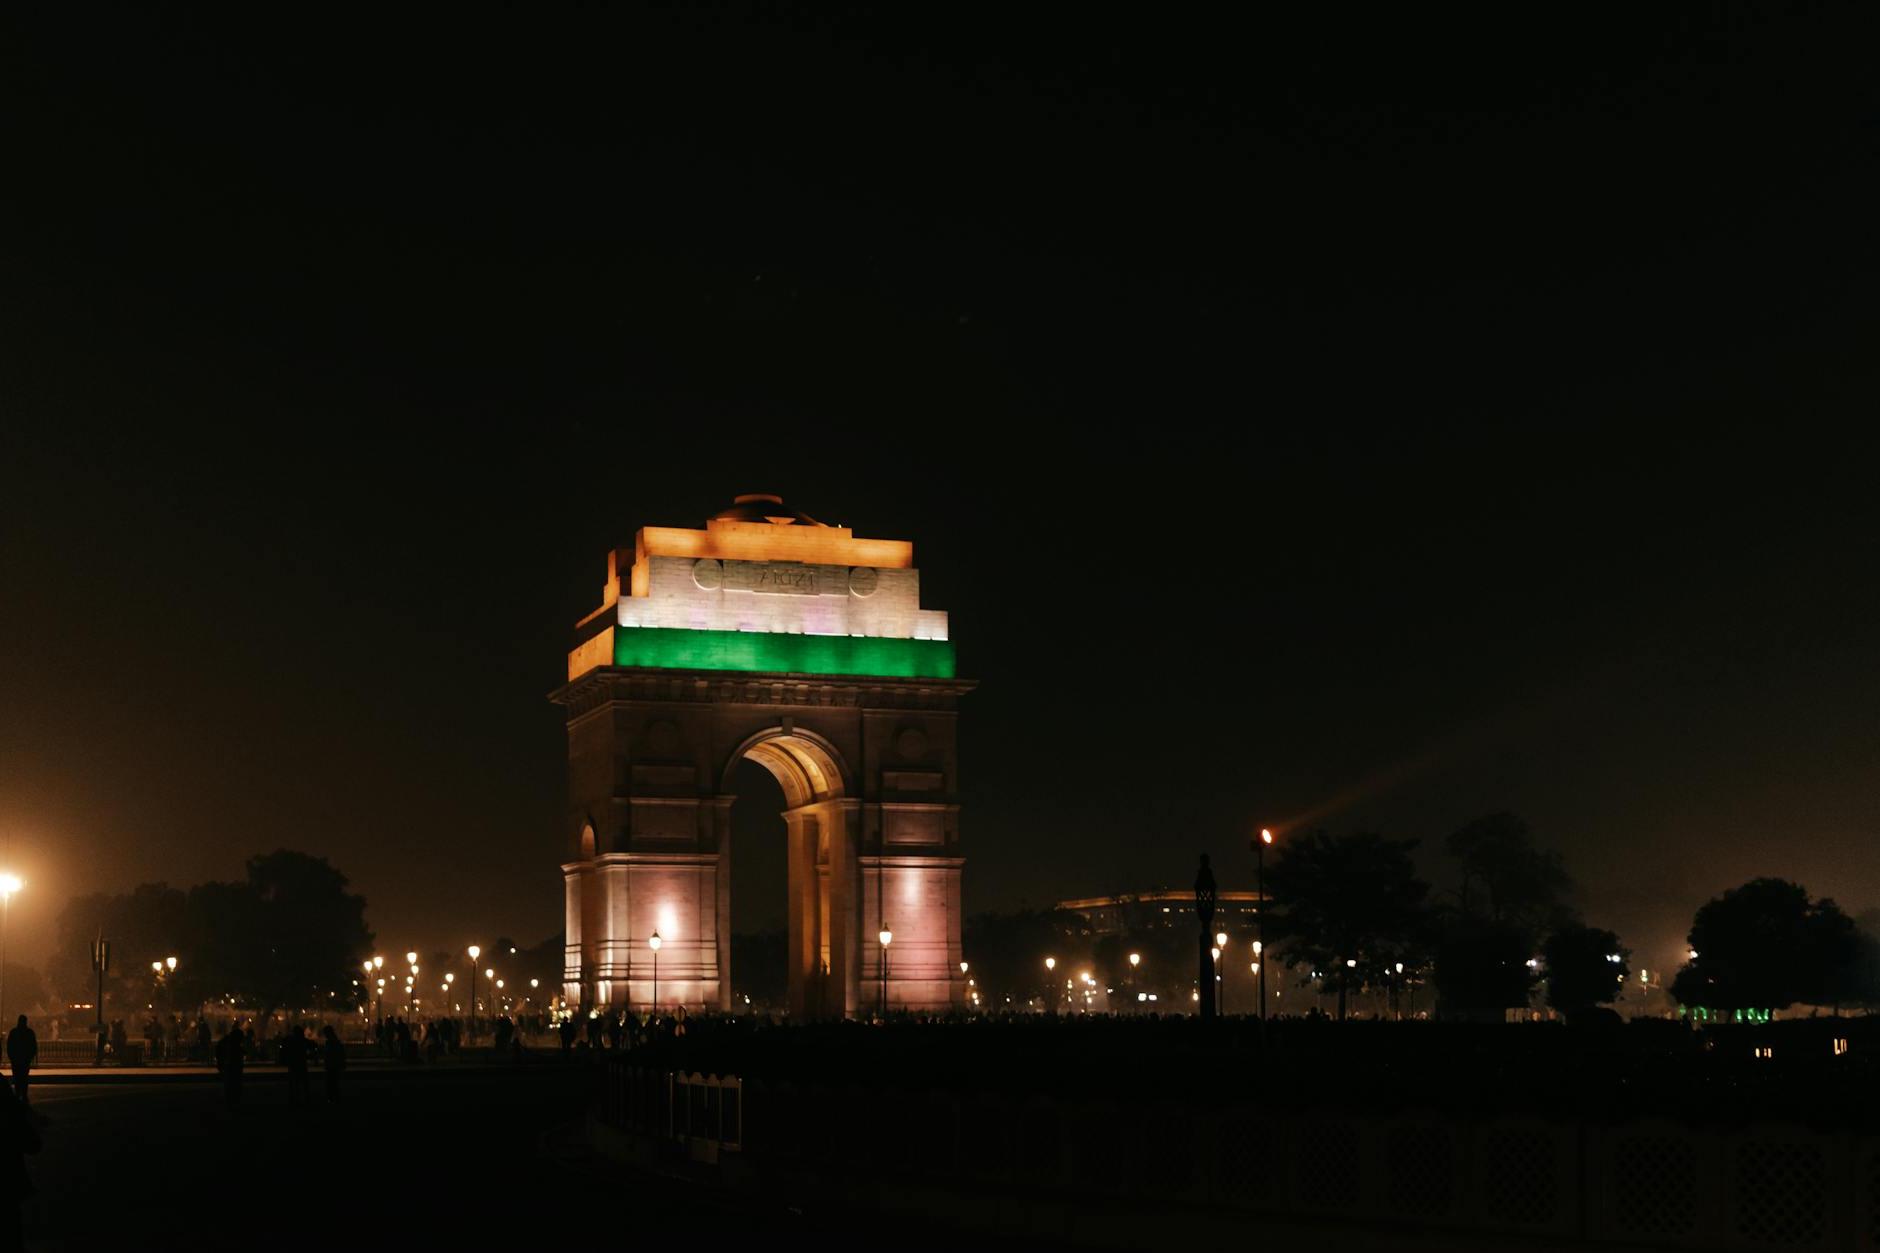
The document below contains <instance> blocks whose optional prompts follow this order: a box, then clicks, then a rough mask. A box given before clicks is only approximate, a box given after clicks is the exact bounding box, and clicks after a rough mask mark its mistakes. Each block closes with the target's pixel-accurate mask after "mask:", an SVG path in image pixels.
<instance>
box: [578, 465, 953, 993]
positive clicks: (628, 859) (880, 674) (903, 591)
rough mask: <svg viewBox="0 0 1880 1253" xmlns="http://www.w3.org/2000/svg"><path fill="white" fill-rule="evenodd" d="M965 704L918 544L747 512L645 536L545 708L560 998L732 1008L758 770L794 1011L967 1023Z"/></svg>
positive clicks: (773, 511) (741, 504)
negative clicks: (782, 846) (747, 801)
mask: <svg viewBox="0 0 1880 1253" xmlns="http://www.w3.org/2000/svg"><path fill="white" fill-rule="evenodd" d="M972 688H973V684H972V683H971V682H969V681H966V680H962V679H960V678H958V677H957V676H956V674H955V670H954V657H953V645H952V643H951V642H950V641H949V640H948V638H947V616H946V614H945V613H943V612H941V611H939V610H936V609H923V608H921V604H920V574H919V572H918V571H917V570H915V568H914V549H913V545H912V544H910V543H908V542H906V541H905V540H881V539H858V538H856V536H855V535H854V533H853V532H851V531H850V530H848V528H846V527H836V526H825V525H824V524H822V523H820V522H818V521H816V520H815V519H814V518H811V517H809V516H808V515H807V514H803V513H800V512H798V511H796V510H794V509H790V508H788V507H786V506H785V505H784V504H783V502H782V501H781V500H780V499H778V498H777V497H775V496H740V497H738V498H737V500H736V503H734V504H733V505H732V506H731V507H730V508H729V509H725V510H722V511H721V512H719V513H718V514H717V515H715V516H714V517H712V518H711V519H710V520H709V521H708V522H707V523H706V524H705V528H704V529H703V530H690V529H685V528H677V527H646V528H644V529H642V530H641V531H640V532H639V533H638V534H637V535H636V536H635V537H634V542H633V547H632V549H631V550H628V549H620V550H617V551H615V552H613V553H610V554H609V556H608V570H607V586H606V589H605V591H604V592H603V594H602V603H601V607H600V608H599V609H597V610H595V611H594V612H593V613H591V614H589V615H588V616H587V617H585V618H584V619H582V620H581V622H580V623H578V624H577V625H576V628H575V638H574V648H573V649H572V650H571V651H570V652H569V654H568V683H567V685H566V686H565V687H563V688H562V689H560V690H559V691H557V692H555V693H554V694H553V696H552V697H551V699H553V700H554V701H555V702H556V703H557V704H559V705H561V706H562V707H563V708H564V710H565V711H566V715H567V730H568V811H567V827H566V831H565V834H564V844H563V848H564V850H565V852H564V857H563V860H562V867H561V868H562V876H563V883H564V891H565V910H566V912H565V917H566V920H567V921H566V926H567V931H566V941H567V949H566V954H567V956H566V964H565V966H564V968H563V994H564V995H565V996H566V997H567V999H568V1001H569V1002H570V1003H571V1004H576V1005H580V1006H583V1007H587V1008H617V1007H622V1006H632V1007H634V1008H636V1009H647V1008H651V1007H653V1006H654V1005H655V1003H657V1004H658V1005H659V1006H660V1007H661V1008H665V1007H669V1006H671V1005H675V1004H676V1005H687V1006H692V1007H695V1008H703V1009H720V1010H723V1009H729V1008H730V1007H731V997H732V988H731V945H730V939H731V933H730V925H731V895H730V893H731V880H730V865H731V861H730V859H731V855H732V850H731V835H732V828H731V820H730V819H731V805H732V803H733V801H734V800H735V799H736V796H735V794H734V792H733V790H732V788H733V784H734V779H735V771H736V767H737V764H738V763H739V762H740V761H744V760H749V761H753V762H756V763H757V764H758V765H760V766H762V767H764V769H766V770H768V771H769V772H770V773H771V775H772V776H773V777H774V778H775V779H776V780H777V783H778V785H779V787H780V788H781V789H782V792H783V800H784V809H783V825H784V836H783V838H784V839H785V841H786V844H787V855H786V869H787V878H788V882H787V885H786V890H787V895H788V899H787V902H786V910H785V917H786V931H787V957H786V970H785V974H786V978H787V983H788V995H789V1007H790V1011H791V1013H793V1014H796V1015H801V1016H805V1017H824V1016H827V1017H838V1016H842V1015H859V1014H864V1013H869V1012H873V1011H875V1010H879V1009H881V1008H887V1009H907V1010H914V1011H919V1012H932V1011H939V1010H950V1009H957V1008H961V1007H963V1006H965V1004H966V1003H967V989H966V976H965V973H964V971H963V970H962V968H961V965H960V960H961V953H960V917H961V904H960V902H961V898H960V874H961V870H962V867H963V866H964V864H965V863H964V858H963V857H962V856H961V853H960V834H959V809H960V806H959V785H958V777H959V760H958V758H959V754H958V735H957V722H958V708H959V701H960V698H961V697H963V696H964V695H966V694H967V693H968V692H970V691H971V690H972ZM655 933H657V934H658V936H659V937H660V942H659V947H658V948H657V949H655V948H653V947H651V946H650V945H649V944H648V937H649V936H651V935H653V934H655ZM890 934H891V935H892V936H893V937H894V945H893V952H892V958H891V959H890V954H889V951H888V947H887V945H886V944H882V943H877V942H876V940H877V937H879V936H883V935H890Z"/></svg>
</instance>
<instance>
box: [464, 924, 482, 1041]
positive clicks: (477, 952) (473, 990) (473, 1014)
mask: <svg viewBox="0 0 1880 1253" xmlns="http://www.w3.org/2000/svg"><path fill="white" fill-rule="evenodd" d="M464 951H465V952H467V953H469V954H470V1034H472V1035H475V1034H476V1030H477V958H479V957H481V956H483V950H482V948H480V947H479V946H477V945H475V944H472V945H471V946H470V947H469V948H467V949H465V950H464Z"/></svg>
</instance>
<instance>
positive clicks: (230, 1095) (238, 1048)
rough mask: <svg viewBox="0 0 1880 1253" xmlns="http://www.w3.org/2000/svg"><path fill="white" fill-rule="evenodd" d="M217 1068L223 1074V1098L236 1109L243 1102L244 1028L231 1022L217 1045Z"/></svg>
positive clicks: (229, 1105) (231, 1107)
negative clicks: (226, 1032)
mask: <svg viewBox="0 0 1880 1253" xmlns="http://www.w3.org/2000/svg"><path fill="white" fill-rule="evenodd" d="M215 1068H216V1070H217V1071H219V1072H220V1073H221V1075H222V1099H223V1100H225V1101H227V1102H228V1107H229V1108H230V1109H234V1108H235V1107H236V1106H238V1105H240V1104H241V1103H242V1029H241V1024H240V1023H231V1024H230V1025H229V1029H228V1034H227V1035H225V1036H223V1037H222V1040H221V1042H220V1043H219V1044H217V1045H216V1046H215Z"/></svg>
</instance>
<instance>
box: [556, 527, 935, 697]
mask: <svg viewBox="0 0 1880 1253" xmlns="http://www.w3.org/2000/svg"><path fill="white" fill-rule="evenodd" d="M624 556H626V554H625V553H624V551H617V552H614V553H610V554H609V555H608V571H607V587H606V590H605V592H604V593H603V603H602V605H601V608H600V609H598V610H596V611H595V612H594V613H593V614H590V615H589V616H588V617H587V618H586V619H584V620H583V621H582V622H581V624H580V627H579V628H578V630H579V632H580V635H581V638H580V644H579V646H578V647H577V648H576V649H575V650H574V651H573V652H572V653H570V654H569V656H568V678H569V679H570V680H573V679H575V678H578V677H579V676H580V675H582V674H585V673H586V672H587V671H589V670H592V669H594V668H595V667H597V666H605V665H615V666H636V667H644V668H651V669H671V670H745V671H767V672H771V673H779V674H842V675H880V676H883V677H889V678H932V679H950V678H952V677H953V675H954V658H953V645H952V643H951V642H949V641H948V639H947V616H946V614H945V613H944V612H943V611H941V610H937V609H922V608H921V607H920V571H918V570H916V569H914V550H913V545H912V544H909V543H907V542H906V541H903V540H875V539H857V538H856V537H855V535H854V533H853V532H852V531H850V530H849V529H848V528H847V527H838V526H828V525H825V524H823V523H821V522H818V521H816V520H815V519H814V518H811V517H810V516H809V515H807V514H804V513H801V512H799V511H797V510H794V509H789V508H787V507H785V505H784V504H783V502H782V500H781V499H779V498H778V497H776V496H739V497H738V498H737V499H736V502H735V503H734V504H733V505H732V506H731V508H729V509H726V510H723V511H721V512H720V513H718V514H717V515H716V516H715V517H713V518H711V519H710V520H709V521H708V522H707V523H706V524H705V529H704V530H703V531H694V530H687V529H682V528H678V527H646V528H644V529H642V530H641V531H640V532H639V534H638V535H637V536H635V537H634V543H633V553H632V562H631V565H630V566H629V567H628V569H627V572H626V577H625V580H624V586H623V579H622V575H621V564H622V560H621V559H622V558H623V557H624Z"/></svg>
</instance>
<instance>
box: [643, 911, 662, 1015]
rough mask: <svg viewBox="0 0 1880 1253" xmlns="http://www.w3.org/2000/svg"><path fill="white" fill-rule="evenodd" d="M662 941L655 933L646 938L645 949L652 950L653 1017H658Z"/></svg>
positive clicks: (657, 933) (656, 932)
mask: <svg viewBox="0 0 1880 1253" xmlns="http://www.w3.org/2000/svg"><path fill="white" fill-rule="evenodd" d="M661 943H662V941H661V940H660V938H659V932H658V931H655V932H653V934H652V935H651V936H649V937H648V938H647V941H646V947H648V948H650V949H652V950H653V1016H654V1017H655V1018H657V1017H658V1016H659V946H660V944H661Z"/></svg>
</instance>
